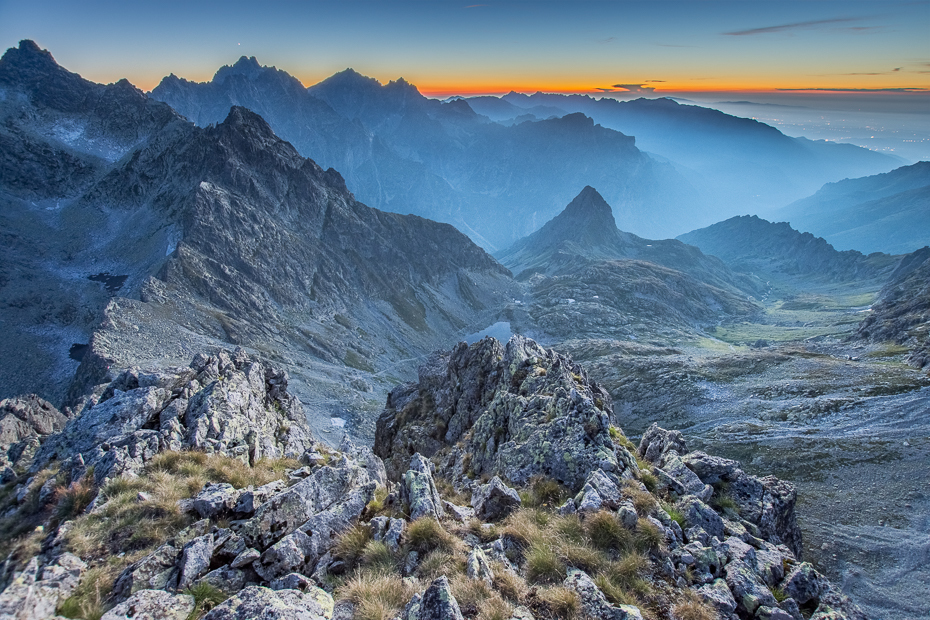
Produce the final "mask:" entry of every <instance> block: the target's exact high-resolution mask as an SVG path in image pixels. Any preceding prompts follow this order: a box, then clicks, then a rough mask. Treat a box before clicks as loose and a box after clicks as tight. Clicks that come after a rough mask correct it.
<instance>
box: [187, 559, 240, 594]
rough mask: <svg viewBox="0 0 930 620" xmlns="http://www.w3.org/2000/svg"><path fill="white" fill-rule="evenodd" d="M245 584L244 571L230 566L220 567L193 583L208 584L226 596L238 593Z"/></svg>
mask: <svg viewBox="0 0 930 620" xmlns="http://www.w3.org/2000/svg"><path fill="white" fill-rule="evenodd" d="M245 582H246V574H245V571H244V570H242V569H241V568H234V567H232V566H221V567H219V568H217V569H215V570H211V571H210V572H209V573H207V574H206V575H204V576H203V577H201V578H200V579H197V580H196V581H194V583H195V584H197V583H209V584H210V585H211V586H213V587H214V588H218V589H219V590H222V591H223V592H225V593H226V594H233V593H235V592H238V591H239V590H241V589H242V588H243V586H245Z"/></svg>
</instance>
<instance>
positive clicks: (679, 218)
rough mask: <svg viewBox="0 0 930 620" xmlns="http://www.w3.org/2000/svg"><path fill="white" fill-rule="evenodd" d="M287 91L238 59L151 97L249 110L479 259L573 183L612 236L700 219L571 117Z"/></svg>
mask: <svg viewBox="0 0 930 620" xmlns="http://www.w3.org/2000/svg"><path fill="white" fill-rule="evenodd" d="M295 82H296V80H294V79H293V78H291V77H290V76H287V75H286V74H284V73H283V72H280V71H277V70H275V69H273V68H269V67H260V68H259V67H257V63H256V62H255V61H253V60H248V59H244V60H240V61H239V62H238V63H236V65H235V66H234V67H228V68H223V69H221V70H220V71H218V72H217V75H216V77H215V78H214V80H213V81H212V82H210V83H206V84H196V83H191V82H186V81H183V80H179V79H177V78H172V77H169V78H165V80H164V81H163V82H162V84H160V85H159V86H158V87H157V88H156V89H155V90H154V91H153V92H152V95H153V97H155V98H158V99H160V100H162V101H165V102H167V103H169V104H170V105H172V106H173V107H174V108H175V109H176V110H177V111H178V112H180V113H181V114H183V115H185V116H186V117H188V118H190V119H192V120H194V121H195V122H196V123H197V124H199V125H201V126H205V125H207V124H209V123H213V122H219V121H220V120H222V118H223V117H224V116H225V113H224V112H223V109H224V108H226V109H228V106H229V105H230V103H236V104H237V105H242V106H244V107H248V108H249V109H252V110H254V111H256V112H259V113H260V114H261V115H262V116H263V117H265V118H266V119H267V120H268V122H269V124H270V125H271V127H272V128H273V129H274V131H275V132H276V133H277V134H278V135H280V136H281V137H282V138H284V139H286V140H288V141H290V142H291V143H293V144H294V146H295V147H296V148H297V150H298V151H299V152H300V153H301V154H302V155H304V156H308V157H313V158H314V159H315V160H319V161H321V162H324V164H325V165H332V166H336V167H337V168H338V169H339V170H341V171H344V173H345V177H346V181H347V185H348V187H349V188H350V189H351V190H352V191H353V192H354V193H355V194H356V196H357V197H358V198H359V199H360V200H362V201H363V202H365V203H367V204H370V205H371V206H374V207H377V208H381V209H385V210H389V211H395V212H401V213H414V214H417V215H421V216H424V217H429V218H432V219H436V220H440V221H444V222H449V223H452V224H454V225H455V226H456V227H458V228H459V229H460V230H462V231H464V232H465V233H466V234H468V235H469V236H470V237H471V238H472V239H474V240H475V241H476V242H478V243H480V244H481V245H482V246H483V247H485V248H489V249H500V248H503V247H506V246H508V245H510V244H511V243H513V242H514V241H516V240H517V239H519V238H521V237H523V236H525V235H527V234H529V233H530V232H532V231H533V230H535V229H536V228H537V227H538V226H539V224H540V223H541V222H544V221H546V220H548V219H549V218H551V217H552V216H554V215H555V214H556V213H558V212H559V211H560V210H561V208H562V206H564V205H565V203H567V202H568V201H569V200H570V199H571V198H572V193H571V192H572V191H573V190H570V189H566V187H577V186H578V185H579V184H590V185H596V186H597V187H599V188H600V189H601V191H602V192H604V194H605V195H606V196H607V197H608V198H609V199H610V201H611V203H612V204H613V205H614V206H615V207H616V209H617V215H618V217H619V218H620V219H621V221H622V222H623V224H624V227H625V228H627V229H630V230H636V231H638V232H642V233H643V234H656V235H658V234H660V232H659V231H665V230H666V229H668V228H669V222H692V221H694V222H698V221H704V219H706V218H703V210H704V209H705V208H706V206H707V205H706V204H705V202H704V201H703V200H702V199H701V198H700V197H698V196H697V195H696V193H695V192H694V191H693V188H692V187H691V185H690V184H689V183H688V182H687V181H686V180H685V179H684V178H683V177H682V176H681V175H680V174H679V173H678V172H676V171H675V170H674V169H673V168H672V167H671V166H669V165H667V164H663V163H660V162H657V161H656V160H654V159H652V158H650V157H648V156H646V155H644V154H643V153H642V152H640V151H639V150H638V149H637V148H636V146H635V143H634V140H633V139H632V138H630V137H629V136H626V135H623V134H621V133H619V132H616V131H613V130H610V129H606V128H604V127H601V126H598V125H596V124H595V123H593V122H592V121H591V120H590V119H588V118H585V117H584V116H583V115H572V116H570V117H566V118H561V119H559V118H556V119H551V120H547V121H542V122H529V123H521V124H519V125H515V126H513V127H505V126H503V125H500V124H497V123H492V122H490V121H489V119H488V118H486V117H484V116H480V115H478V114H475V112H474V111H473V110H472V109H471V108H470V107H469V106H468V104H467V103H466V102H464V101H461V100H454V101H450V102H446V103H443V102H440V101H438V100H434V99H428V98H426V97H423V96H422V95H421V94H420V93H419V92H418V91H417V89H416V88H415V87H414V86H413V85H411V84H410V83H408V82H406V81H404V80H402V79H400V80H397V81H394V82H390V83H388V84H386V85H381V84H380V83H378V82H377V81H376V80H373V79H371V78H367V77H365V76H362V75H359V74H358V73H357V72H355V71H352V70H351V69H349V70H346V71H343V72H341V73H338V74H336V75H334V76H332V77H330V78H328V79H326V80H324V81H322V82H320V83H319V84H316V85H314V86H312V87H310V88H309V89H307V91H306V92H305V93H303V94H301V93H300V92H299V91H298V89H297V88H296V86H295ZM317 110H319V113H317V112H316V111H317ZM334 114H335V116H334ZM328 134H334V135H335V136H336V137H335V138H327V137H326V136H327V135H328ZM668 232H669V231H667V232H666V234H668Z"/></svg>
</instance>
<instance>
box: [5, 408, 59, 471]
mask: <svg viewBox="0 0 930 620" xmlns="http://www.w3.org/2000/svg"><path fill="white" fill-rule="evenodd" d="M67 421H68V418H66V417H65V416H64V415H63V414H62V413H61V412H59V411H58V409H56V408H55V407H54V406H53V405H52V404H51V403H49V402H48V401H46V400H44V399H42V398H39V397H38V396H37V395H35V394H29V395H27V396H17V397H15V398H6V399H3V400H0V467H3V468H9V470H10V471H11V472H12V473H13V477H10V476H9V475H7V476H6V477H7V478H8V480H6V482H9V481H10V480H12V479H13V478H15V472H14V471H13V469H14V468H27V467H29V466H30V465H31V464H32V458H33V457H34V456H35V453H36V450H37V449H38V447H39V444H40V442H41V439H42V438H43V437H46V436H47V435H51V434H52V433H56V432H58V431H60V430H61V429H62V428H64V426H65V424H66V423H67Z"/></svg>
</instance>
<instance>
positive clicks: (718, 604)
mask: <svg viewBox="0 0 930 620" xmlns="http://www.w3.org/2000/svg"><path fill="white" fill-rule="evenodd" d="M697 593H698V596H700V597H701V598H702V599H704V601H706V602H707V603H708V604H710V605H711V606H712V607H713V608H714V609H716V610H717V612H718V614H719V615H721V616H723V617H729V616H730V614H732V613H733V612H734V611H736V601H735V600H734V599H733V593H732V592H730V588H728V587H727V582H726V581H724V580H723V579H714V581H713V583H705V584H704V585H703V586H701V587H700V588H698V589H697Z"/></svg>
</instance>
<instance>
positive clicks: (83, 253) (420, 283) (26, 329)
mask: <svg viewBox="0 0 930 620" xmlns="http://www.w3.org/2000/svg"><path fill="white" fill-rule="evenodd" d="M39 61H42V63H44V64H42V63H40V62H39ZM49 63H52V64H53V63H54V61H53V60H52V59H51V56H50V55H48V54H47V52H41V51H39V50H38V49H37V48H34V46H32V45H30V44H28V43H24V44H22V45H21V46H20V48H19V49H18V50H11V52H8V53H7V55H6V56H4V59H3V61H2V65H0V66H2V69H3V75H4V88H5V89H6V90H5V91H4V93H5V98H4V100H3V101H2V105H0V108H2V113H3V115H4V118H5V119H8V120H7V122H6V124H5V126H4V131H5V135H6V136H9V138H8V139H9V140H10V141H11V142H12V143H14V144H21V143H22V142H26V139H23V138H22V136H25V137H26V138H32V139H34V140H39V139H44V140H46V142H48V143H49V144H52V146H57V147H58V148H59V150H61V151H64V150H67V149H69V148H70V150H71V151H72V152H76V153H77V154H76V155H75V159H76V160H79V161H87V162H89V164H88V166H90V169H91V171H92V174H88V175H86V176H85V177H82V179H84V180H82V181H81V182H75V183H70V184H68V183H64V182H62V183H61V187H58V186H52V187H46V188H45V189H44V191H45V192H46V194H45V195H44V199H45V200H46V201H47V203H39V202H37V201H34V200H33V199H32V196H33V195H34V194H35V191H36V190H31V189H29V188H24V187H22V184H20V185H16V184H15V183H13V182H10V181H8V179H12V180H14V181H15V180H16V179H19V178H26V177H29V176H32V175H34V172H32V171H30V170H29V167H30V166H35V165H36V164H34V163H33V162H32V161H31V160H29V159H28V158H23V159H21V160H16V159H11V160H9V161H8V163H7V165H9V166H11V171H12V172H14V173H15V174H11V175H7V174H4V177H3V180H4V183H3V187H2V191H3V194H2V195H3V196H4V204H3V209H2V212H0V213H2V216H3V217H4V224H6V223H8V222H9V223H10V225H9V226H4V228H3V229H4V231H6V232H5V234H6V235H7V236H9V237H10V238H11V239H12V240H13V241H16V243H11V244H5V245H4V247H3V249H2V252H3V261H2V264H3V266H4V280H3V282H2V285H3V286H4V291H3V295H2V297H3V298H4V299H6V300H10V301H12V302H14V303H9V302H7V307H6V308H4V309H3V310H2V316H3V319H4V322H5V323H6V325H7V326H8V327H7V329H8V331H9V332H11V333H15V334H24V335H23V336H22V338H24V339H26V340H28V339H29V338H30V337H31V338H32V340H33V341H31V342H30V345H31V349H34V350H40V351H44V352H45V355H46V357H47V358H48V359H51V360H55V361H56V363H57V364H58V366H55V367H53V368H52V370H55V371H56V372H57V373H58V374H56V376H55V378H56V379H57V380H58V382H57V383H55V382H51V384H52V385H56V386H57V387H56V388H52V389H51V391H49V389H48V388H47V387H46V386H47V385H48V384H49V382H47V381H45V379H47V378H48V377H45V376H42V373H41V372H40V373H37V374H35V375H34V376H25V375H24V376H23V377H22V380H21V381H11V382H5V383H4V386H3V389H4V390H9V391H10V393H19V392H24V391H37V390H45V392H46V393H47V394H49V396H52V397H55V398H56V399H58V398H61V396H62V393H63V387H62V386H63V384H62V381H63V379H62V378H61V377H62V376H66V375H67V374H69V373H68V371H69V370H70V372H72V373H73V371H74V365H75V364H76V362H74V361H68V360H67V355H68V347H67V346H64V345H65V344H66V343H65V342H59V343H57V344H56V343H52V344H55V346H53V347H50V346H48V345H49V343H48V342H45V341H42V340H41V339H39V338H37V337H35V336H34V334H36V333H44V332H47V331H49V330H50V329H52V328H53V327H54V328H55V329H59V330H60V331H61V332H62V333H64V334H65V335H66V336H70V337H71V338H73V339H74V340H73V341H74V342H77V343H88V336H89V335H90V334H89V332H90V329H89V327H90V326H91V325H93V324H94V323H96V322H97V321H99V316H100V312H101V310H103V309H104V306H106V309H105V311H104V313H103V316H104V320H103V322H102V323H101V324H100V325H99V328H98V329H96V330H95V331H94V334H93V337H92V338H90V341H89V349H88V350H87V353H86V354H85V355H84V358H83V362H82V365H81V368H80V369H79V370H78V377H77V380H76V383H75V384H74V385H73V386H72V391H71V395H70V399H69V400H70V402H77V397H78V396H79V395H80V394H81V393H83V392H85V391H86V389H88V388H90V387H92V386H93V385H94V384H97V383H100V382H101V381H103V380H105V377H106V376H107V374H108V372H109V371H108V367H110V366H113V367H117V368H118V367H119V366H120V365H121V364H124V363H128V360H136V363H139V362H138V361H139V360H142V361H145V362H150V361H151V362H157V363H183V361H184V358H186V357H190V355H191V350H192V349H193V348H195V347H200V346H207V347H212V348H215V347H217V346H228V345H231V344H232V345H243V346H246V347H249V348H251V349H254V350H257V351H260V352H262V353H263V354H265V355H267V356H269V357H272V358H276V359H278V360H279V361H281V362H283V363H285V364H287V365H289V368H291V369H292V372H294V373H296V375H297V381H298V382H299V383H300V382H303V385H304V388H303V389H304V394H303V395H302V398H304V399H305V402H314V401H316V402H321V401H325V402H336V401H337V400H338V399H336V398H335V397H334V396H333V390H335V389H337V387H336V386H338V385H339V384H341V383H344V382H347V381H351V380H357V382H359V386H361V387H360V388H359V390H360V391H362V392H364V389H363V388H365V380H364V379H361V378H360V377H361V376H362V375H364V374H365V373H367V372H373V371H374V370H375V368H376V367H382V368H383V367H386V366H388V365H390V364H391V363H393V362H394V361H396V360H399V359H402V358H410V357H415V356H417V355H420V354H422V353H423V352H424V351H427V350H430V349H432V348H434V347H436V346H439V345H441V344H443V343H446V342H448V341H451V340H455V339H456V338H457V335H458V334H459V333H468V331H472V330H473V329H474V327H475V326H481V325H483V324H485V323H484V321H485V320H487V319H485V318H484V315H486V314H489V313H491V312H493V309H495V308H497V307H499V306H500V305H501V304H502V300H503V299H509V298H510V296H511V289H512V288H513V286H514V285H513V282H512V280H511V278H510V274H509V272H507V270H506V269H504V268H503V267H501V266H500V265H499V264H498V263H497V262H496V261H494V260H493V259H492V258H491V257H490V256H488V255H487V254H486V253H485V252H484V251H483V250H481V249H480V248H478V247H477V246H475V245H474V244H473V243H472V242H471V241H469V240H468V238H467V237H465V236H464V235H462V234H461V233H459V232H458V231H456V230H455V229H454V228H453V227H451V226H449V225H447V224H438V223H435V222H431V221H428V220H425V219H423V218H420V217H416V216H403V215H397V214H393V213H385V212H382V211H378V210H375V209H372V208H369V207H367V206H365V205H363V204H361V203H360V202H358V201H356V200H355V199H354V197H353V196H352V194H351V193H349V191H348V190H347V189H346V186H345V183H344V181H343V179H342V177H341V176H340V175H339V173H337V172H335V171H334V170H332V169H330V170H323V169H322V168H321V167H320V166H318V165H317V164H316V163H314V162H313V161H311V160H309V159H305V158H303V157H301V156H300V155H299V154H298V153H297V151H296V150H295V149H294V148H293V147H292V146H291V145H290V144H288V143H287V142H284V141H282V140H281V139H279V138H278V137H277V136H275V135H274V133H273V132H272V131H271V128H270V127H269V126H268V124H267V123H266V122H265V121H264V120H262V118H261V117H259V116H257V115H256V114H254V113H253V112H250V111H248V110H246V109H244V108H238V107H236V108H233V109H232V110H230V111H229V113H228V117H227V118H226V119H225V120H224V121H223V122H222V123H220V124H219V125H216V126H212V127H209V128H206V129H200V128H197V127H195V126H194V125H191V124H190V123H188V122H186V121H183V120H182V119H180V117H178V116H177V115H176V114H174V112H173V111H172V110H171V109H170V108H169V107H168V106H167V105H165V104H162V103H158V102H154V101H151V100H148V99H146V97H145V96H144V95H143V94H142V93H139V92H138V91H135V90H133V91H131V92H132V93H133V95H134V96H133V97H132V98H129V103H124V102H123V100H122V99H120V98H116V99H115V100H114V98H112V97H110V96H108V93H109V92H110V91H109V90H106V89H111V88H117V87H102V86H99V85H95V84H91V83H90V82H87V81H85V80H83V79H81V78H80V77H79V76H76V75H74V74H69V73H67V72H65V71H64V70H63V69H60V68H58V69H57V74H58V75H64V76H66V77H65V78H64V79H65V80H66V82H65V84H70V88H71V91H72V92H73V93H74V95H75V98H80V99H82V100H84V101H87V100H88V96H87V95H86V93H91V94H93V93H98V100H97V101H95V102H93V109H96V110H101V111H102V112H101V115H102V116H107V115H109V114H110V113H111V110H112V113H114V114H122V115H123V117H125V118H126V119H127V120H126V122H125V123H123V124H122V125H120V127H119V128H118V129H119V131H118V132H113V133H115V134H117V135H111V133H108V132H107V130H106V127H102V128H100V129H95V130H94V131H95V132H96V133H95V134H94V136H95V139H97V140H98V141H104V140H110V141H112V142H116V143H119V144H123V143H124V142H118V140H122V139H123V138H122V136H123V135H129V136H141V137H134V138H133V139H134V140H135V142H133V144H132V146H130V147H128V148H126V149H125V152H124V153H123V154H122V155H120V156H119V157H118V158H116V159H114V160H113V161H112V162H110V161H107V160H105V159H102V158H99V157H98V158H92V157H90V156H87V155H86V154H84V153H81V152H78V151H76V150H75V149H74V148H73V147H70V145H69V144H66V143H62V142H61V141H60V140H56V139H54V138H49V137H47V134H46V132H47V129H46V128H44V127H43V128H40V129H34V127H33V126H32V125H29V124H28V123H24V122H23V121H22V120H21V119H23V118H32V117H36V116H38V117H40V118H42V117H45V116H52V115H55V114H58V115H60V114H61V111H60V110H57V109H55V108H51V107H50V104H49V103H48V102H47V101H46V100H45V99H43V98H42V96H41V94H42V93H41V91H40V92H38V94H37V93H36V92H34V90H30V84H32V83H36V82H38V81H39V80H38V79H37V78H30V76H32V75H33V73H34V71H33V69H32V67H34V66H43V67H46V69H48V65H49ZM45 75H46V77H45V78H44V79H43V80H41V81H42V82H43V84H45V85H46V89H50V90H53V91H54V90H55V89H56V88H57V89H60V88H63V87H62V86H61V85H59V86H58V87H55V88H52V87H51V85H50V84H51V83H52V82H53V81H54V79H55V73H52V74H49V72H48V71H46V74H45ZM49 75H50V77H49ZM119 88H122V87H119ZM117 92H121V91H117ZM130 105H134V106H136V108H138V109H140V110H143V111H147V114H142V113H139V112H137V111H136V109H135V108H131V107H130V108H129V109H125V108H127V107H129V106H130ZM82 114H83V112H82ZM139 117H141V118H142V119H143V121H145V122H139V123H137V124H136V125H133V121H134V119H136V118H139ZM90 118H91V119H92V118H93V115H90ZM152 118H155V119H160V118H164V119H166V122H162V123H161V124H158V123H154V122H150V119H152ZM146 122H148V123H149V124H146ZM133 131H135V133H133ZM146 132H147V133H146ZM52 135H54V134H52ZM74 141H75V142H77V139H75V140H74ZM80 158H83V159H80ZM60 159H62V156H61V155H60V154H59V153H58V152H51V153H50V154H49V155H48V157H47V158H46V160H42V161H40V162H38V163H39V164H42V165H43V166H44V167H43V168H42V170H45V171H52V172H54V171H56V170H57V169H56V168H55V165H54V164H55V162H56V161H58V160H60ZM17 161H20V162H21V165H22V168H20V169H16V168H15V166H14V164H15V163H16V162H17ZM48 174H51V172H49V173H48ZM30 192H32V193H30ZM46 204H54V205H55V207H54V208H48V207H47V206H46ZM27 247H28V248H31V249H32V252H31V254H30V253H29V252H27V250H26V249H27ZM8 266H10V267H8ZM21 268H25V271H22V270H21ZM100 272H107V273H108V274H110V275H111V276H121V275H123V274H126V275H127V278H126V279H125V280H124V283H125V284H123V285H122V288H121V289H120V290H119V294H120V295H124V296H125V297H120V298H112V299H111V298H110V295H111V294H113V292H115V291H107V293H106V294H104V293H102V291H104V290H105V286H104V285H103V284H101V282H100V280H103V281H104V282H110V281H109V280H106V278H104V277H103V276H102V275H101V274H100ZM23 273H25V274H27V275H30V274H31V276H32V277H34V279H33V281H31V282H29V283H28V287H27V283H26V282H20V280H22V278H25V277H27V276H26V275H23ZM88 276H94V277H95V278H97V279H96V280H88V279H87V277H88ZM75 282H76V283H75ZM78 285H80V286H78ZM63 287H64V288H63ZM67 287H71V289H68V288H67ZM111 288H112V287H111ZM43 289H44V290H45V291H46V292H44V293H41V292H36V291H42V290H43ZM60 290H61V291H63V292H58V291H60ZM27 291H28V294H29V295H45V296H47V297H48V299H47V301H48V302H49V303H51V304H52V306H51V307H52V308H55V307H56V306H55V304H57V305H58V306H63V305H66V303H65V300H64V299H63V298H62V296H63V295H66V296H67V298H68V299H71V300H72V301H71V302H70V303H72V304H80V306H79V308H80V311H79V312H78V311H75V313H77V314H80V317H79V318H80V321H83V322H80V321H79V320H78V319H70V318H69V317H70V315H69V314H68V313H67V312H57V313H56V314H54V315H53V316H48V309H47V308H46V309H43V307H42V305H41V303H39V304H38V307H37V305H36V304H31V302H30V303H27V302H29V300H27V299H22V296H23V295H27ZM88 291H90V292H88ZM137 295H138V299H137V300H134V299H132V298H133V297H135V296H137ZM17 300H19V301H17ZM30 309H31V310H30ZM43 312H44V314H43ZM69 321H70V322H69ZM30 334H33V336H30ZM59 340H62V339H59ZM21 344H22V343H21ZM70 344H71V343H70V342H67V345H70ZM4 358H5V359H8V360H13V359H15V358H16V356H15V355H12V354H10V355H5V356H4ZM11 363H12V362H11ZM16 365H17V367H19V366H21V365H22V364H20V362H19V361H17V362H16ZM29 369H31V370H36V369H35V368H32V367H29V368H28V369H27V370H29ZM398 372H399V371H398ZM301 373H302V374H301ZM59 375H60V376H59ZM324 384H325V385H324ZM321 385H322V387H319V386H321ZM307 386H310V387H307ZM298 389H300V388H298ZM367 389H368V390H370V389H371V386H370V385H368V386H367ZM327 390H329V391H327ZM327 394H328V396H327ZM330 398H332V399H333V400H327V399H330ZM321 408H325V405H321Z"/></svg>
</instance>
